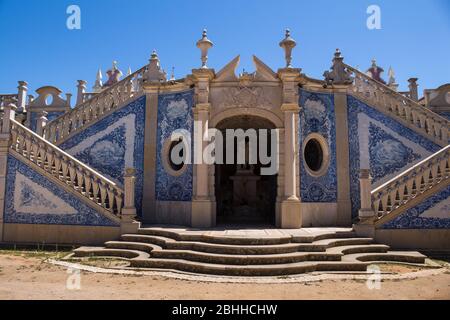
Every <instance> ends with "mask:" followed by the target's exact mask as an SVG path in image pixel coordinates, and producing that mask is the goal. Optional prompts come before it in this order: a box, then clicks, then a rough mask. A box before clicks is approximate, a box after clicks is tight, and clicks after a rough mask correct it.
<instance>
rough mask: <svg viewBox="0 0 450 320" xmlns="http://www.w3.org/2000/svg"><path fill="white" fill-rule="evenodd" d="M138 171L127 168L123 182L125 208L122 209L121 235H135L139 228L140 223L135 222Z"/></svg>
mask: <svg viewBox="0 0 450 320" xmlns="http://www.w3.org/2000/svg"><path fill="white" fill-rule="evenodd" d="M135 181H136V169H134V168H126V169H125V175H124V182H123V189H124V206H123V209H122V221H121V224H120V229H121V233H122V234H124V233H133V232H136V231H137V230H138V228H139V223H138V222H136V221H135V218H136V206H135V202H134V200H135V199H134V197H135V188H134V186H135Z"/></svg>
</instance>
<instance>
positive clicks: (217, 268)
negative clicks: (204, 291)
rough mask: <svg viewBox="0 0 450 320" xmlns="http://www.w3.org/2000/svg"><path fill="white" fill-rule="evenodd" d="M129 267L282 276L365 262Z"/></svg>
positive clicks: (155, 261)
mask: <svg viewBox="0 0 450 320" xmlns="http://www.w3.org/2000/svg"><path fill="white" fill-rule="evenodd" d="M130 263H131V267H135V268H152V269H164V270H167V269H172V270H178V271H185V272H192V273H201V274H212V275H224V276H282V275H293V274H301V273H305V272H313V271H365V270H366V268H367V265H368V264H369V263H367V262H330V261H318V262H315V261H314V262H312V261H303V262H296V263H289V264H268V265H227V264H211V263H203V262H194V261H187V260H183V259H159V258H152V259H133V260H130Z"/></svg>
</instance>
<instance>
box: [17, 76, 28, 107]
mask: <svg viewBox="0 0 450 320" xmlns="http://www.w3.org/2000/svg"><path fill="white" fill-rule="evenodd" d="M27 85H28V83H26V82H25V81H19V86H18V87H17V89H18V97H17V109H18V110H19V111H21V112H24V111H26V108H27V92H28V88H27Z"/></svg>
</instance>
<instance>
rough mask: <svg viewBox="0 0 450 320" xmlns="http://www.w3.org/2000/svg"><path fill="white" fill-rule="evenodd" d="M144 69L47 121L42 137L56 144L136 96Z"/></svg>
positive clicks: (140, 89)
mask: <svg viewBox="0 0 450 320" xmlns="http://www.w3.org/2000/svg"><path fill="white" fill-rule="evenodd" d="M145 70H146V66H145V67H143V68H141V69H139V70H138V71H136V72H134V73H132V74H130V75H129V76H127V77H126V78H124V79H122V80H121V81H119V82H117V83H116V84H114V85H112V86H111V87H109V88H107V89H105V90H103V91H102V92H100V93H98V94H96V95H94V96H93V97H92V98H91V99H89V100H87V101H85V102H83V103H81V104H80V105H78V106H76V107H75V108H73V109H72V110H70V111H69V112H66V113H65V114H63V115H61V116H59V117H58V118H56V119H54V120H53V121H51V122H49V123H48V124H47V125H46V127H45V129H44V137H45V138H46V139H47V140H49V141H50V142H52V143H55V144H56V143H58V142H60V141H62V140H63V139H65V138H67V137H68V136H69V135H71V134H72V133H74V132H76V131H78V130H80V129H81V128H83V127H84V126H86V125H88V124H90V123H92V122H94V121H96V120H97V119H99V118H101V117H102V116H103V115H104V114H106V113H108V112H110V111H111V110H114V109H116V108H118V107H120V106H121V105H122V104H123V103H125V102H126V101H128V100H130V99H131V98H133V97H136V96H138V95H139V94H140V93H141V92H142V78H143V75H144V72H145Z"/></svg>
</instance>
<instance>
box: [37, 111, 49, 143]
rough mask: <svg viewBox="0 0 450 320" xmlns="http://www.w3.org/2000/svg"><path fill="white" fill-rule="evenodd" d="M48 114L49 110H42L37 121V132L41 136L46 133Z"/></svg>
mask: <svg viewBox="0 0 450 320" xmlns="http://www.w3.org/2000/svg"><path fill="white" fill-rule="evenodd" d="M47 114H48V113H47V111H42V112H41V113H40V115H39V118H38V120H37V123H36V134H37V135H39V136H41V137H42V136H43V135H44V129H45V126H46V125H47V121H48V119H47Z"/></svg>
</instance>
